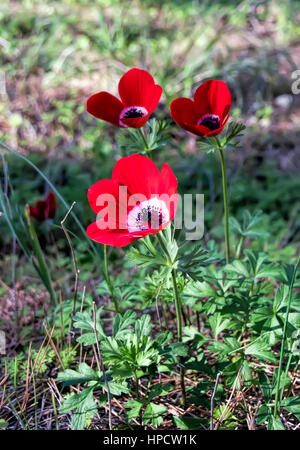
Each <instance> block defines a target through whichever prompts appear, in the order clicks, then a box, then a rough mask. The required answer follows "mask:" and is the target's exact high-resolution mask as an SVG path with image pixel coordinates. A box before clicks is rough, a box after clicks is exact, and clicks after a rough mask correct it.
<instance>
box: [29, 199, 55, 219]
mask: <svg viewBox="0 0 300 450" xmlns="http://www.w3.org/2000/svg"><path fill="white" fill-rule="evenodd" d="M55 213H56V197H55V194H54V192H49V194H48V195H47V197H46V198H45V200H38V201H37V202H36V204H35V205H34V206H30V207H29V214H30V216H31V217H34V218H35V219H37V220H39V221H40V222H43V221H44V220H48V219H54V217H55Z"/></svg>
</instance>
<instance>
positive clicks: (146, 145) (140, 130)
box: [138, 128, 152, 159]
mask: <svg viewBox="0 0 300 450" xmlns="http://www.w3.org/2000/svg"><path fill="white" fill-rule="evenodd" d="M138 132H139V135H140V136H141V138H142V139H143V143H144V150H145V152H146V155H147V156H148V158H150V159H152V158H151V152H150V150H149V146H148V142H147V139H146V138H145V134H144V130H142V129H141V128H138Z"/></svg>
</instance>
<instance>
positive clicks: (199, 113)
mask: <svg viewBox="0 0 300 450" xmlns="http://www.w3.org/2000/svg"><path fill="white" fill-rule="evenodd" d="M230 106H231V95H230V92H229V89H228V87H227V86H226V83H225V82H224V81H218V80H208V81H205V83H203V84H201V86H199V87H198V88H197V89H196V92H195V95H194V101H193V100H190V99H189V98H184V97H181V98H177V99H176V100H173V102H172V103H171V106H170V109H171V116H172V117H173V119H174V120H175V122H176V123H178V125H179V126H181V128H184V129H185V130H187V131H190V132H191V133H194V134H196V135H198V136H202V137H206V136H217V135H218V134H219V133H221V131H222V130H223V128H224V126H225V124H226V122H227V120H228V119H229V110H230Z"/></svg>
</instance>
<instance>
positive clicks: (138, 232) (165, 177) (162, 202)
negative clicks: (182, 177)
mask: <svg viewBox="0 0 300 450" xmlns="http://www.w3.org/2000/svg"><path fill="white" fill-rule="evenodd" d="M88 199H89V202H90V205H91V208H92V209H93V210H94V211H95V213H97V220H96V222H94V223H92V224H91V225H89V226H88V228H87V235H88V236H89V237H90V238H91V239H93V240H94V241H96V242H100V243H101V244H107V245H112V246H114V247H124V246H125V245H128V244H130V243H131V242H133V241H136V240H137V239H140V238H143V237H145V236H147V235H148V234H156V233H158V232H159V231H160V230H162V229H163V228H165V227H166V226H167V225H168V224H169V223H170V221H171V220H172V219H173V218H174V215H175V212H176V207H177V202H178V198H177V179H176V177H175V175H174V173H173V172H172V170H171V169H170V167H169V166H168V165H167V164H164V165H163V166H162V169H161V171H159V169H158V168H157V167H156V165H155V164H154V162H152V161H151V160H150V159H149V158H147V157H146V156H142V155H131V156H126V157H125V158H121V159H120V160H119V161H118V162H117V164H116V165H115V167H114V169H113V173H112V178H111V179H108V180H100V181H98V182H97V183H95V184H94V185H93V186H91V187H90V189H89V191H88Z"/></svg>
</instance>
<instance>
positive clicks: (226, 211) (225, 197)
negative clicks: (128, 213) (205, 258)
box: [218, 147, 230, 264]
mask: <svg viewBox="0 0 300 450" xmlns="http://www.w3.org/2000/svg"><path fill="white" fill-rule="evenodd" d="M218 150H219V154H220V158H221V167H222V184H223V201H224V220H225V243H226V263H227V264H229V262H230V244H229V208H228V193H227V176H226V165H225V158H224V153H223V149H222V148H220V147H219V149H218Z"/></svg>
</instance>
